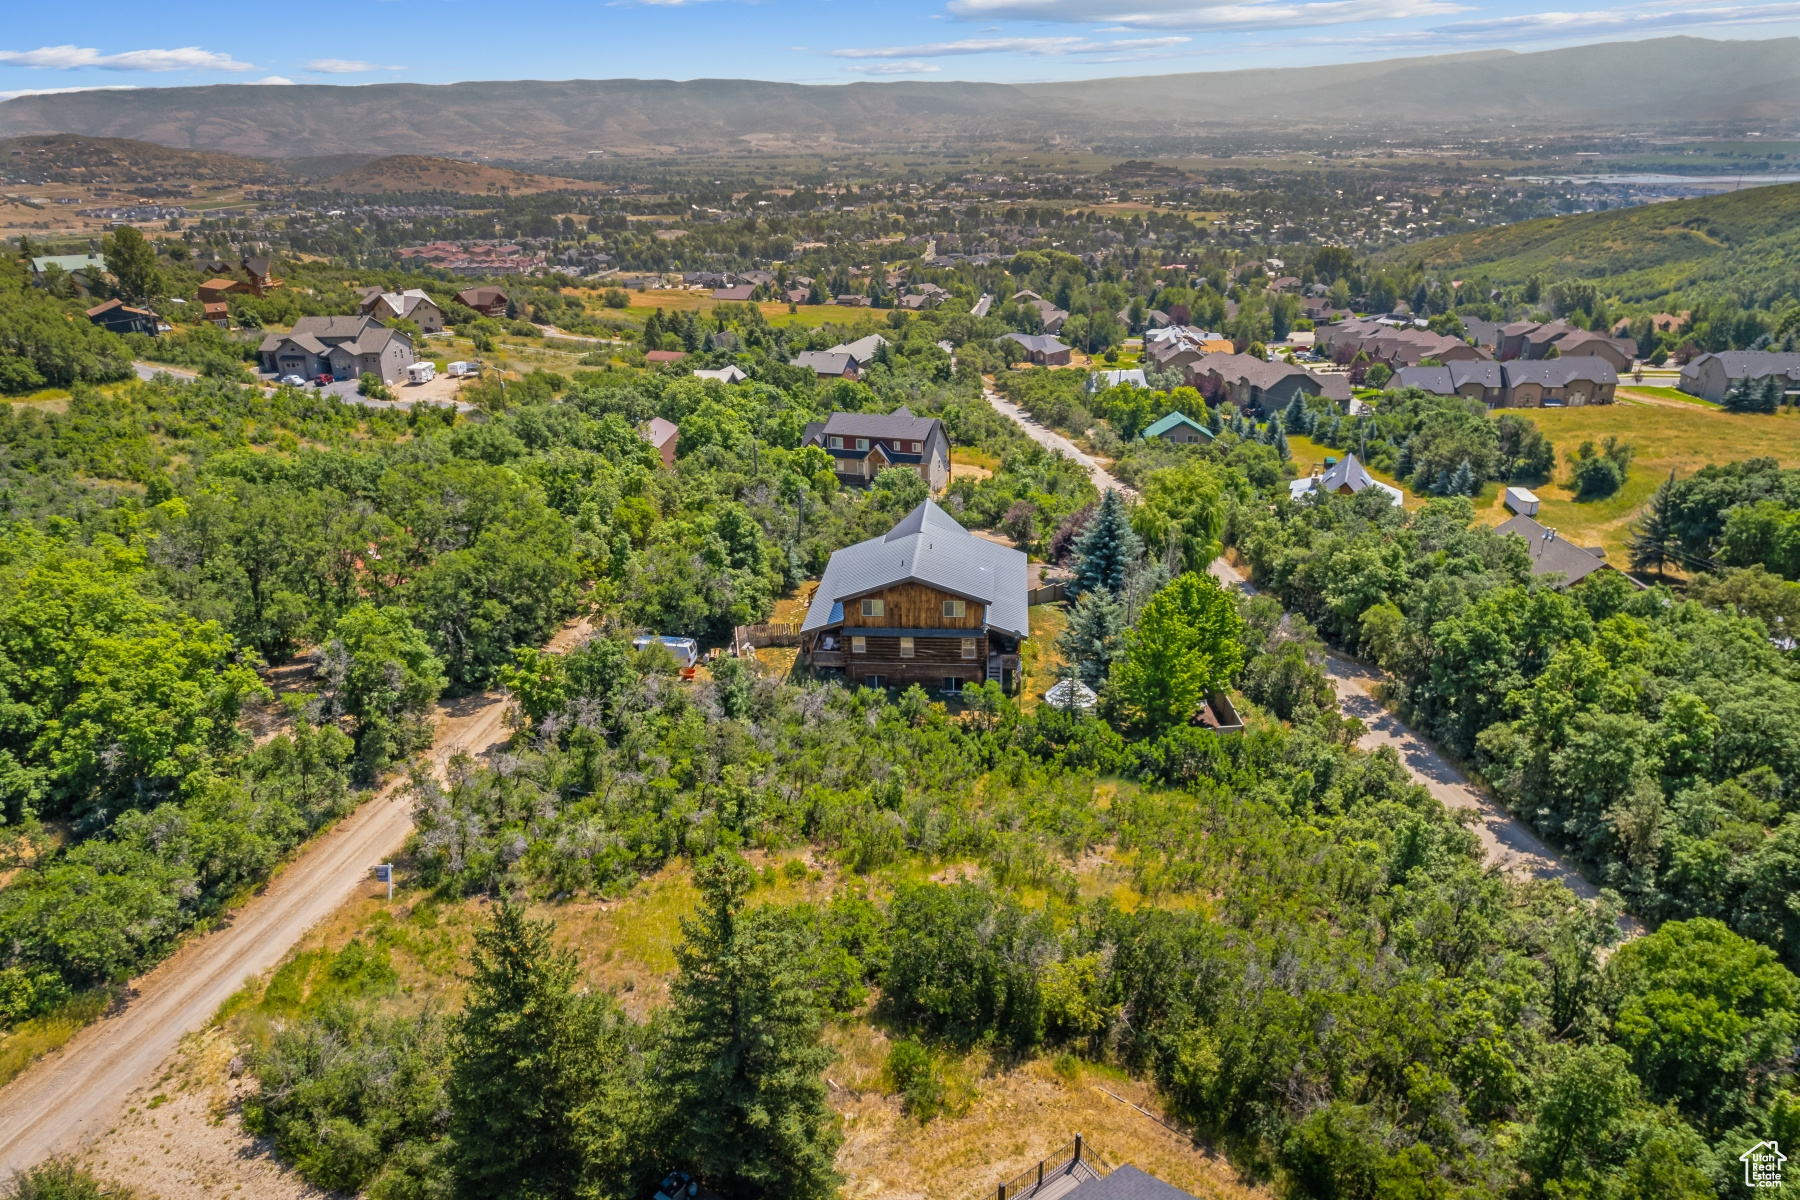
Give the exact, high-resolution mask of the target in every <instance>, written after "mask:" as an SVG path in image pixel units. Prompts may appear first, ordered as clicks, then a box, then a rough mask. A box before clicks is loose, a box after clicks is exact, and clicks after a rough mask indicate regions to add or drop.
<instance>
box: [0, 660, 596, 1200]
mask: <svg viewBox="0 0 1800 1200" xmlns="http://www.w3.org/2000/svg"><path fill="white" fill-rule="evenodd" d="M559 640H561V639H560V638H559ZM505 710H506V705H505V703H504V702H503V701H502V700H501V697H500V696H499V695H497V694H493V693H490V694H486V695H481V696H472V697H469V698H467V699H465V700H462V701H459V702H457V703H455V704H452V705H444V706H441V707H440V710H439V715H440V718H441V719H440V721H439V724H438V731H437V737H436V739H435V740H434V742H433V744H432V749H431V752H430V758H431V760H432V762H433V764H434V766H435V767H436V768H437V769H439V770H442V768H443V765H444V764H445V763H446V762H448V761H449V759H450V758H451V757H452V756H454V755H455V754H457V753H459V752H464V751H467V752H468V753H471V754H477V753H480V752H481V751H483V750H485V749H487V748H489V747H490V746H492V745H494V744H496V743H498V742H501V741H504V740H505V739H506V737H507V736H508V734H509V730H508V729H507V728H506V726H505V723H504V722H503V720H502V716H503V714H504V712H505ZM405 787H406V781H405V780H404V779H400V780H397V781H395V782H394V783H392V784H390V785H389V786H388V787H387V788H386V789H385V790H383V791H382V792H381V793H380V794H379V795H377V796H376V797H375V798H374V799H372V800H370V801H368V802H367V803H365V804H364V805H363V806H362V807H361V808H359V809H357V810H356V812H354V813H352V814H351V815H350V816H349V817H347V818H345V819H344V820H343V821H342V822H341V823H339V825H338V826H337V827H336V828H334V829H332V830H331V831H330V832H328V833H326V834H324V835H323V836H321V837H319V838H318V839H316V840H315V841H313V842H312V843H310V844H309V845H307V846H306V847H305V848H304V849H303V850H302V851H301V852H300V854H299V856H298V857H297V858H296V859H295V860H294V861H293V862H292V863H290V864H289V865H288V866H287V868H286V869H285V870H283V871H282V872H281V873H280V874H278V875H277V876H276V877H275V878H274V879H273V880H271V881H270V883H269V885H268V886H267V888H265V889H264V890H263V892H262V893H261V894H259V895H257V896H256V897H255V898H253V899H252V900H250V901H249V902H248V903H247V904H245V905H244V906H243V907H242V908H240V909H239V910H237V911H236V912H234V913H232V914H231V915H230V916H229V917H228V918H226V919H225V920H224V921H223V922H222V923H221V925H220V927H219V928H217V929H214V930H213V931H211V932H209V933H207V934H206V935H204V936H202V937H196V938H192V939H190V940H189V941H188V943H187V944H186V945H185V946H183V947H182V948H181V949H180V950H179V951H178V952H177V953H176V954H175V955H174V956H173V957H171V958H170V959H169V960H168V961H166V962H164V963H163V964H162V965H161V966H159V967H157V968H156V969H155V970H153V971H151V972H150V973H149V974H148V975H145V976H144V977H142V978H141V979H138V980H137V981H135V982H134V983H133V985H132V987H131V988H130V991H129V993H128V996H127V999H126V1001H125V1003H123V1004H122V1005H120V1006H119V1007H118V1008H117V1009H116V1010H115V1011H114V1012H112V1013H109V1014H108V1015H107V1016H105V1017H103V1018H101V1019H100V1020H99V1021H96V1022H95V1023H94V1024H92V1025H90V1026H88V1027H87V1028H86V1029H84V1030H82V1031H81V1032H80V1033H78V1034H76V1035H75V1037H74V1038H73V1039H71V1040H70V1042H69V1043H68V1044H67V1045H66V1046H64V1047H63V1048H62V1049H61V1050H60V1051H57V1052H56V1053H54V1054H51V1055H48V1056H46V1057H45V1058H43V1059H42V1060H40V1061H39V1062H37V1063H36V1064H34V1065H33V1066H32V1067H31V1068H30V1069H29V1070H28V1071H26V1072H25V1073H24V1074H23V1075H21V1076H20V1077H19V1078H17V1079H15V1080H14V1081H13V1082H12V1083H10V1084H9V1085H7V1086H6V1087H5V1088H4V1089H0V1179H4V1178H8V1177H10V1175H11V1174H12V1172H14V1171H21V1170H25V1169H27V1168H29V1167H31V1166H33V1165H35V1164H37V1163H39V1162H42V1161H43V1160H44V1159H45V1158H48V1157H50V1156H51V1155H53V1154H61V1153H68V1152H70V1151H72V1150H74V1149H76V1148H77V1147H78V1146H80V1145H81V1144H82V1143H84V1142H86V1141H88V1140H90V1139H92V1138H93V1137H94V1136H96V1135H98V1134H100V1133H103V1132H104V1131H105V1130H106V1129H107V1128H108V1127H109V1125H110V1124H111V1123H112V1122H113V1120H114V1119H115V1118H116V1116H117V1114H118V1111H119V1107H120V1106H121V1105H122V1104H123V1103H124V1102H125V1098H126V1096H127V1095H128V1094H129V1093H130V1092H131V1090H132V1089H133V1088H134V1087H136V1086H138V1085H139V1084H140V1083H141V1082H142V1081H143V1080H145V1079H147V1078H149V1077H150V1075H151V1074H152V1073H153V1072H154V1071H155V1070H156V1069H157V1068H158V1067H159V1066H160V1065H161V1064H162V1063H163V1061H164V1060H165V1059H167V1058H168V1056H169V1055H170V1054H171V1053H173V1052H174V1051H175V1049H176V1048H177V1046H178V1045H179V1043H180V1041H181V1038H182V1037H183V1035H185V1034H188V1033H191V1032H193V1031H194V1030H197V1029H200V1028H202V1027H203V1026H204V1025H205V1024H206V1022H207V1021H208V1020H209V1019H210V1018H211V1017H212V1015H213V1014H214V1013H215V1012H217V1011H218V1008H219V1005H220V1004H222V1003H224V1001H225V999H226V998H227V997H228V996H230V995H231V994H232V993H233V992H235V991H236V990H237V989H238V988H239V987H241V986H243V983H244V981H245V980H246V979H248V978H252V977H255V976H257V975H260V974H261V973H262V972H264V971H266V970H268V969H269V968H271V967H273V966H274V965H275V964H276V963H278V962H280V961H281V958H282V956H283V955H285V954H286V953H287V952H288V949H289V948H290V947H291V946H293V945H294V943H295V942H297V941H299V940H300V938H301V937H302V936H303V935H304V934H305V933H306V931H307V930H308V929H310V928H311V927H312V926H313V925H315V924H317V923H318V922H319V921H320V920H322V919H323V918H325V917H326V916H328V915H329V914H330V913H331V912H332V911H333V910H334V909H336V908H337V907H338V905H339V904H341V903H343V902H344V901H345V900H346V899H347V898H349V897H350V895H351V894H352V893H353V892H354V891H355V890H356V888H357V887H358V886H360V885H361V884H363V883H365V882H366V881H367V880H368V879H369V876H370V868H371V867H372V866H374V864H376V863H378V862H381V861H383V860H384V858H385V857H386V856H387V855H388V854H390V853H391V852H393V851H394V850H397V849H398V848H399V847H400V846H401V844H402V843H403V842H404V841H405V840H406V836H407V834H408V833H410V832H411V830H412V810H411V807H410V806H409V805H408V803H407V801H406V795H405Z"/></svg>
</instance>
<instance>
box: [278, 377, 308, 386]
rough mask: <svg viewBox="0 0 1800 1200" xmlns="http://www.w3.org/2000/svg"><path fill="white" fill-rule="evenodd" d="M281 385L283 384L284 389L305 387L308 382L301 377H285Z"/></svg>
mask: <svg viewBox="0 0 1800 1200" xmlns="http://www.w3.org/2000/svg"><path fill="white" fill-rule="evenodd" d="M280 383H281V386H282V387H305V386H306V380H305V379H304V378H303V377H301V376H299V375H283V376H282V377H281V380H280Z"/></svg>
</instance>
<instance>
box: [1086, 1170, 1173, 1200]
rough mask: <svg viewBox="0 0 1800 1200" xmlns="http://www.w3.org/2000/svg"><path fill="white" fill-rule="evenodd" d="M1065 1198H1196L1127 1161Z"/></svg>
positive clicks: (1110, 1199)
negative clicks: (1110, 1172)
mask: <svg viewBox="0 0 1800 1200" xmlns="http://www.w3.org/2000/svg"><path fill="white" fill-rule="evenodd" d="M1064 1200H1195V1198H1194V1196H1193V1194H1192V1193H1190V1192H1184V1191H1182V1190H1181V1189H1180V1188H1178V1187H1176V1186H1175V1185H1173V1184H1169V1183H1164V1182H1163V1181H1162V1180H1160V1179H1158V1178H1157V1177H1156V1176H1154V1175H1150V1174H1147V1173H1145V1172H1143V1171H1140V1170H1138V1169H1137V1168H1136V1167H1134V1166H1131V1165H1130V1164H1129V1163H1127V1164H1126V1165H1125V1166H1122V1167H1120V1168H1118V1169H1117V1170H1116V1171H1114V1172H1113V1173H1112V1174H1110V1175H1106V1176H1102V1177H1101V1178H1099V1179H1090V1180H1088V1181H1087V1182H1086V1183H1084V1184H1082V1185H1081V1186H1080V1187H1078V1188H1076V1189H1075V1190H1074V1191H1072V1192H1070V1193H1069V1194H1068V1195H1067V1196H1065V1197H1064Z"/></svg>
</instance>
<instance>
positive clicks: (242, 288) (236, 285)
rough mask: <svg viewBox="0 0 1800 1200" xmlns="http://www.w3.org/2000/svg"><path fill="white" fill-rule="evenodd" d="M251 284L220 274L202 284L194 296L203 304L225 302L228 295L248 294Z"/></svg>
mask: <svg viewBox="0 0 1800 1200" xmlns="http://www.w3.org/2000/svg"><path fill="white" fill-rule="evenodd" d="M249 294H250V285H249V284H247V283H245V282H244V281H243V280H241V279H231V278H228V277H226V276H223V275H221V276H219V277H218V278H216V279H209V280H207V281H206V282H205V283H203V284H201V285H200V287H199V289H198V290H197V291H196V292H195V293H194V298H195V299H196V300H198V301H200V303H202V304H223V303H224V302H225V297H227V296H248V295H249Z"/></svg>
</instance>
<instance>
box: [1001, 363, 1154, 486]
mask: <svg viewBox="0 0 1800 1200" xmlns="http://www.w3.org/2000/svg"><path fill="white" fill-rule="evenodd" d="M981 394H982V395H983V396H985V397H987V402H988V403H989V404H991V405H993V406H994V408H995V409H996V410H997V411H999V412H1000V414H1001V415H1002V416H1006V417H1011V418H1012V419H1013V420H1014V421H1015V422H1017V423H1018V426H1019V428H1020V429H1023V430H1024V431H1025V436H1026V437H1029V438H1030V439H1031V440H1032V441H1034V442H1036V443H1037V444H1038V445H1040V446H1042V447H1044V449H1046V450H1054V451H1056V453H1058V454H1061V455H1063V456H1064V457H1066V458H1072V459H1074V460H1075V461H1076V462H1078V463H1080V464H1081V465H1082V466H1084V467H1086V468H1087V472H1088V475H1089V476H1090V477H1091V478H1092V479H1093V481H1094V486H1095V487H1097V488H1099V489H1100V491H1101V492H1102V493H1104V492H1105V491H1106V490H1107V489H1108V488H1111V489H1113V490H1114V491H1116V492H1118V493H1119V495H1120V496H1121V497H1123V498H1124V499H1126V500H1135V499H1137V493H1136V492H1135V491H1133V490H1132V489H1130V488H1128V487H1126V486H1125V485H1124V484H1122V483H1120V482H1119V481H1118V480H1117V479H1114V478H1113V477H1112V475H1111V474H1110V473H1108V471H1107V469H1106V468H1105V467H1103V466H1101V465H1100V460H1099V459H1097V458H1095V457H1094V456H1093V455H1091V454H1088V453H1086V452H1085V451H1083V450H1081V449H1079V448H1078V447H1077V446H1076V445H1075V443H1074V442H1071V441H1070V440H1069V439H1068V438H1066V437H1064V436H1063V435H1062V434H1060V433H1057V432H1056V431H1055V430H1053V429H1047V428H1045V427H1044V426H1042V425H1039V424H1038V423H1037V422H1036V421H1034V420H1032V418H1031V415H1030V414H1029V413H1027V412H1026V411H1025V410H1024V409H1022V408H1020V407H1019V406H1018V405H1016V404H1014V403H1013V402H1012V401H1011V400H1008V399H1007V398H1006V397H1004V396H1002V395H1001V394H1000V393H999V392H996V391H995V390H994V389H993V388H990V387H986V386H983V387H982V389H981Z"/></svg>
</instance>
